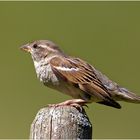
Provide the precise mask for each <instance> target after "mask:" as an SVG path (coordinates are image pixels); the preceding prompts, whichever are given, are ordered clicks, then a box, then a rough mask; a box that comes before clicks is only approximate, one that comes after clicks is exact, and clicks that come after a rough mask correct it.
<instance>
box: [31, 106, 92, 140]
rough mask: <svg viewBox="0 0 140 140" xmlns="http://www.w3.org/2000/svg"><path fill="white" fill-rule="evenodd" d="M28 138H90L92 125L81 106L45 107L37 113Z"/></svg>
mask: <svg viewBox="0 0 140 140" xmlns="http://www.w3.org/2000/svg"><path fill="white" fill-rule="evenodd" d="M30 139H34V140H35V139H92V125H91V123H90V121H89V119H88V117H87V115H86V113H85V110H84V109H83V108H82V110H78V109H76V108H75V107H71V106H59V107H46V108H43V109H41V110H39V112H38V113H37V115H36V117H35V119H34V121H33V123H32V125H31V130H30Z"/></svg>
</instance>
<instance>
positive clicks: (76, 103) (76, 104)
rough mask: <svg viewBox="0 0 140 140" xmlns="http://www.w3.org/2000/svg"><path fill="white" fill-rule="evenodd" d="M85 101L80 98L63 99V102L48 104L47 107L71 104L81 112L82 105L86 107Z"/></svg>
mask: <svg viewBox="0 0 140 140" xmlns="http://www.w3.org/2000/svg"><path fill="white" fill-rule="evenodd" d="M85 103H87V102H86V101H85V100H82V99H72V100H67V101H64V102H62V103H58V104H48V106H49V107H59V106H72V107H75V108H76V109H78V110H80V111H81V112H82V110H83V108H82V106H86V107H88V106H87V105H86V104H85Z"/></svg>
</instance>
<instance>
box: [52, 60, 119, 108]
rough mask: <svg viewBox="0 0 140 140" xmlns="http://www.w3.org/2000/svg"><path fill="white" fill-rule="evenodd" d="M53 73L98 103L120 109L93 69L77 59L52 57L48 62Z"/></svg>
mask: <svg viewBox="0 0 140 140" xmlns="http://www.w3.org/2000/svg"><path fill="white" fill-rule="evenodd" d="M50 64H51V67H52V70H53V72H54V73H55V74H56V76H57V77H58V78H61V79H63V80H65V81H67V82H68V83H71V84H73V85H74V86H75V87H78V88H80V89H81V90H82V91H84V92H86V93H88V94H90V95H91V96H92V97H94V98H96V99H98V102H99V103H101V104H105V105H108V106H113V107H116V108H121V107H120V105H119V104H118V103H117V102H115V101H114V100H113V99H112V97H111V94H110V92H109V91H108V89H107V88H106V87H105V86H104V84H103V83H102V81H101V80H100V79H99V78H98V76H97V74H96V72H95V69H94V68H93V67H92V66H91V65H89V64H88V63H86V62H85V61H83V60H81V59H79V58H69V57H64V58H63V57H54V58H52V59H51V61H50Z"/></svg>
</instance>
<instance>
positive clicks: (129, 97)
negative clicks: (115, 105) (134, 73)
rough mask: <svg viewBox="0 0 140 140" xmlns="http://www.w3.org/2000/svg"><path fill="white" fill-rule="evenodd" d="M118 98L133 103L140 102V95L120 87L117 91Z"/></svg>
mask: <svg viewBox="0 0 140 140" xmlns="http://www.w3.org/2000/svg"><path fill="white" fill-rule="evenodd" d="M117 95H118V96H117V98H118V100H122V101H126V102H131V103H140V96H139V95H136V94H135V93H132V92H131V91H129V90H127V89H125V88H121V87H119V90H118V91H117Z"/></svg>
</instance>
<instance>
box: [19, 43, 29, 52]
mask: <svg viewBox="0 0 140 140" xmlns="http://www.w3.org/2000/svg"><path fill="white" fill-rule="evenodd" d="M20 49H21V50H23V51H25V52H30V51H31V48H30V45H29V44H26V45H23V46H21V47H20Z"/></svg>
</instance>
